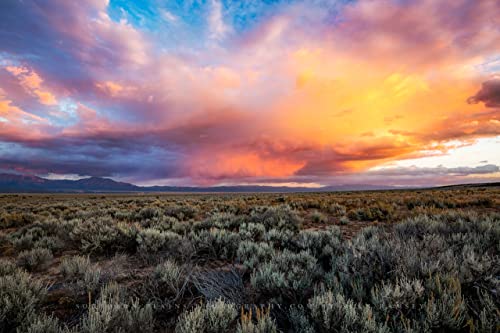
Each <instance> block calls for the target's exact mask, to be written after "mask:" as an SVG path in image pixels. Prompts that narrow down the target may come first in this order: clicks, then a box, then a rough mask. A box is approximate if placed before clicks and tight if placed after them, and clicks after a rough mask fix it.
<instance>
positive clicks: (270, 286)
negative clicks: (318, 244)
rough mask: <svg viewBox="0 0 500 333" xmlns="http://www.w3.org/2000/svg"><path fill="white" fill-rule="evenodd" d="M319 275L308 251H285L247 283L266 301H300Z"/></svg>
mask: <svg viewBox="0 0 500 333" xmlns="http://www.w3.org/2000/svg"><path fill="white" fill-rule="evenodd" d="M319 273H320V270H319V267H318V266H317V259H316V258H314V257H313V256H311V255H310V254H309V253H308V252H299V253H293V252H290V251H288V250H284V251H283V252H280V253H276V254H273V256H272V257H271V259H270V260H269V261H267V262H264V263H262V264H261V265H260V266H258V268H257V269H256V270H255V271H254V272H253V273H252V276H251V279H250V282H251V285H252V287H253V288H255V289H256V290H257V291H258V292H259V293H260V294H261V295H263V296H264V297H266V298H269V299H274V300H276V301H278V302H283V301H295V302H300V301H302V300H304V298H306V297H307V296H308V294H309V293H310V292H311V291H312V287H313V285H314V282H315V279H316V278H317V276H318V274H319Z"/></svg>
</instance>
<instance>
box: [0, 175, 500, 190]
mask: <svg viewBox="0 0 500 333" xmlns="http://www.w3.org/2000/svg"><path fill="white" fill-rule="evenodd" d="M470 186H473V187H475V186H481V187H485V186H488V187H491V186H496V187H500V183H499V182H496V183H483V184H459V185H449V186H442V187H439V188H442V189H446V188H456V187H470ZM395 189H402V187H396V186H384V185H369V184H368V185H366V184H347V185H334V186H323V187H317V188H311V187H300V186H297V187H289V186H260V185H232V186H213V187H190V186H137V185H134V184H130V183H124V182H117V181H115V180H113V179H110V178H101V177H90V178H83V179H79V180H66V179H46V178H41V177H37V176H28V175H15V174H0V193H112V192H121V193H127V192H129V193H133V192H136V193H137V192H173V193H175V192H179V193H189V192H191V193H193V192H194V193H210V192H212V193H224V192H229V193H231V192H232V193H237V192H247V193H253V192H263V193H266V192H267V193H273V192H335V191H371V190H395Z"/></svg>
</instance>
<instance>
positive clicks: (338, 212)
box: [328, 202, 347, 216]
mask: <svg viewBox="0 0 500 333" xmlns="http://www.w3.org/2000/svg"><path fill="white" fill-rule="evenodd" d="M328 210H329V211H330V213H332V214H333V215H335V216H343V215H345V214H346V213H347V209H346V208H345V206H343V205H341V204H339V203H337V202H334V203H332V204H331V205H330V207H329V209H328Z"/></svg>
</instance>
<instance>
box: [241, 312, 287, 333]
mask: <svg viewBox="0 0 500 333" xmlns="http://www.w3.org/2000/svg"><path fill="white" fill-rule="evenodd" d="M253 313H254V311H252V309H250V310H249V311H248V312H245V311H244V310H243V309H242V310H241V317H240V322H239V323H238V327H237V328H236V332H237V333H278V332H279V331H278V328H277V326H276V323H275V321H274V320H273V319H272V318H271V316H270V308H256V309H255V319H254V315H253Z"/></svg>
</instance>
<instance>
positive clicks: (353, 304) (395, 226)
mask: <svg viewBox="0 0 500 333" xmlns="http://www.w3.org/2000/svg"><path fill="white" fill-rule="evenodd" d="M499 194H500V190H498V189H497V188H481V187H471V188H456V189H448V190H422V191H381V192H345V193H317V194H315V193H309V194H227V195H226V194H218V195H208V194H206V195H201V194H196V195H195V194H189V195H188V194H185V195H168V194H162V195H156V194H155V195H153V194H151V195H126V194H114V195H95V194H89V195H64V194H58V195H3V196H0V332H6V333H10V332H30V333H38V332H39V333H42V332H48V333H57V332H65V333H79V332H85V333H103V332H104V333H105V332H113V333H114V332H120V333H128V332H131V333H132V332H177V333H188V332H189V333H197V332H200V333H216V332H239V333H273V332H297V333H314V332H318V333H326V332H339V333H349V332H377V333H382V332H387V333H392V332H393V333H399V332H407V333H410V332H430V333H431V332H457V333H458V332H471V333H472V332H473V333H476V332H499V331H500V297H499V294H500V196H499Z"/></svg>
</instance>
